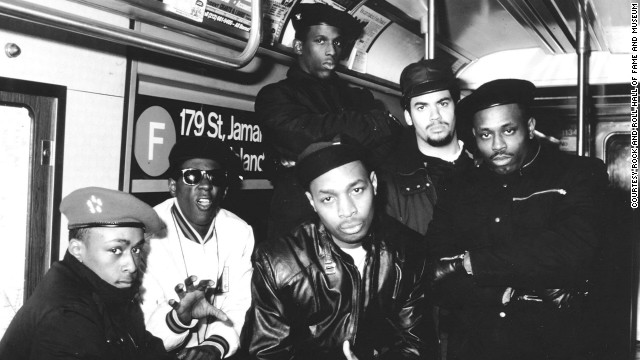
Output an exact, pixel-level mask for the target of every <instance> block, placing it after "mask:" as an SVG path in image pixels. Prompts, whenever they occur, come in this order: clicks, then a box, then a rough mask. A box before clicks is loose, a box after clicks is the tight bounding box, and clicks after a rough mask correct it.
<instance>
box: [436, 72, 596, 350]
mask: <svg viewBox="0 0 640 360" xmlns="http://www.w3.org/2000/svg"><path fill="white" fill-rule="evenodd" d="M534 91H535V86H534V85H533V84H532V83H530V82H528V81H525V80H516V79H502V80H495V81H491V82H489V83H486V84H484V85H482V86H481V87H479V88H478V89H477V90H476V91H475V92H473V93H472V94H471V95H469V96H468V97H466V98H464V99H463V100H462V101H461V102H460V103H459V104H458V118H459V119H465V120H467V119H468V121H471V123H472V129H473V135H474V137H475V139H476V143H477V148H478V152H479V155H480V157H481V158H482V163H481V164H479V165H478V166H477V167H474V168H471V169H470V170H469V171H467V172H465V173H464V174H462V176H458V177H455V178H453V179H452V181H451V182H450V183H448V184H446V185H445V188H444V191H442V192H441V194H439V195H440V199H439V200H438V203H437V204H436V210H435V213H434V217H433V221H432V222H431V224H430V225H429V230H428V232H427V241H428V242H429V243H430V245H431V248H432V251H433V255H434V256H435V258H434V261H435V264H434V267H433V271H432V273H431V281H432V285H433V286H434V290H435V292H436V294H437V295H436V296H437V297H438V299H439V301H440V303H441V305H442V306H443V307H446V308H448V309H450V310H451V312H452V314H453V316H454V318H455V319H454V324H453V326H452V328H451V330H450V333H449V344H448V359H491V360H496V359H584V358H585V357H586V354H585V349H586V347H585V346H586V345H587V343H588V342H589V341H591V340H592V339H590V338H589V337H588V336H586V334H585V333H584V329H585V326H584V322H585V321H584V320H585V315H586V311H585V310H586V308H585V300H587V299H588V295H587V291H588V288H587V287H586V284H587V280H588V278H589V270H590V267H591V266H592V265H593V263H594V258H595V251H596V249H597V248H598V245H599V241H600V237H601V235H602V232H603V228H602V223H601V219H602V217H603V214H602V208H603V194H604V191H605V189H606V186H607V173H606V170H605V166H604V164H603V163H602V161H600V160H598V159H592V158H587V157H577V156H573V155H568V154H564V153H561V152H560V151H558V150H557V149H555V148H549V147H547V146H546V145H542V144H541V143H539V142H538V141H536V140H535V139H534V129H535V126H536V120H535V119H534V118H533V117H532V116H531V113H530V105H531V103H532V102H533V98H534Z"/></svg>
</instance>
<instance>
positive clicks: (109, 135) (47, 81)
mask: <svg viewBox="0 0 640 360" xmlns="http://www.w3.org/2000/svg"><path fill="white" fill-rule="evenodd" d="M300 1H301V0H261V1H257V0H253V1H252V0H208V1H205V2H204V4H202V6H201V7H200V8H198V9H195V10H198V11H192V10H194V8H193V7H191V8H189V7H185V4H186V3H191V2H189V1H179V0H164V1H160V0H48V1H46V2H42V1H37V0H0V43H1V44H2V45H3V47H4V50H5V54H4V55H3V56H0V118H2V119H3V120H4V119H7V121H5V123H7V125H4V126H5V128H6V129H9V130H7V131H5V132H4V134H3V135H1V136H0V144H4V145H0V148H2V151H3V152H7V153H8V154H9V152H10V154H11V156H6V157H5V159H2V160H0V161H2V164H3V165H4V168H11V169H14V170H15V172H16V173H18V174H17V175H16V176H12V177H4V179H3V180H2V181H3V183H2V184H3V185H5V186H4V188H5V189H15V191H9V192H6V193H5V194H0V204H2V205H0V226H2V228H4V229H11V230H10V233H11V235H12V238H15V239H20V241H15V242H11V244H10V245H8V246H9V247H10V248H7V249H5V251H3V253H4V254H3V255H1V256H0V264H1V265H0V274H12V276H9V277H6V275H4V276H5V277H6V278H4V279H2V282H3V283H2V289H3V292H4V294H3V295H4V296H3V299H2V300H0V332H3V331H4V330H3V326H6V325H7V324H8V321H6V319H10V318H11V317H12V315H13V313H15V311H16V310H17V308H19V307H20V305H21V304H22V302H23V301H24V298H26V297H28V295H29V294H30V293H31V292H32V291H33V288H34V287H35V285H36V284H37V282H38V281H39V280H40V279H41V278H42V276H43V274H44V273H45V272H46V270H47V269H48V267H49V265H50V264H51V262H52V261H55V260H57V259H59V258H61V257H62V255H63V254H64V251H65V250H66V246H67V243H66V238H67V231H66V220H65V219H64V218H63V217H61V216H60V214H59V212H58V210H57V206H58V204H59V203H60V200H61V198H62V197H63V196H64V195H66V194H68V193H70V192H71V191H73V190H75V189H78V188H81V187H85V186H102V187H107V188H114V189H120V190H123V191H127V192H131V193H133V194H135V195H136V196H138V197H140V198H141V199H143V200H145V201H147V202H149V203H150V204H152V205H154V204H156V203H158V202H160V201H161V200H162V199H164V198H166V197H168V196H169V195H168V192H167V185H166V176H167V174H166V170H167V167H168V165H167V162H166V160H162V158H163V157H164V158H166V156H167V155H168V151H169V149H170V145H171V144H173V142H174V141H175V140H176V138H178V137H181V136H186V135H203V134H204V135H209V136H218V137H220V138H226V141H229V143H230V144H231V146H233V147H234V150H236V151H237V152H239V153H240V155H241V157H242V160H243V163H244V167H245V170H246V176H245V181H244V185H243V189H242V190H241V191H238V192H236V193H235V194H234V196H230V197H229V198H228V199H227V202H226V206H228V207H229V208H230V209H231V210H232V211H234V212H236V213H238V214H239V215H240V216H241V217H243V218H245V219H246V220H247V221H248V222H249V223H250V224H251V225H252V226H253V227H254V229H255V231H256V236H257V238H258V240H260V239H261V237H262V236H261V234H263V233H264V232H265V227H266V219H265V213H266V210H267V209H268V201H269V197H270V191H271V190H270V189H271V185H270V182H269V180H268V178H269V174H268V172H269V166H268V162H267V161H266V159H265V147H264V146H263V145H262V133H261V131H260V127H259V124H258V123H257V122H256V120H255V118H254V116H253V102H254V100H255V96H256V94H257V92H258V91H259V90H260V89H261V88H262V87H263V86H264V85H266V84H269V83H273V82H276V81H279V80H281V79H283V78H284V77H285V76H286V71H287V69H288V67H289V66H290V65H291V64H292V63H293V61H294V59H295V57H294V53H293V50H292V49H291V41H292V39H293V29H292V26H291V24H290V18H291V16H292V13H291V9H292V7H293V6H294V5H295V4H297V3H299V2H300ZM302 2H313V1H307V0H302ZM322 2H324V3H329V4H330V5H333V6H335V7H337V8H340V9H342V10H345V11H349V12H350V13H351V14H353V15H354V16H355V17H357V18H359V19H360V20H363V21H365V22H367V25H366V27H365V31H364V35H363V37H361V39H360V40H358V41H357V42H356V44H355V45H354V47H353V49H352V50H351V52H350V53H349V54H348V56H346V57H345V59H344V60H343V61H342V62H341V65H340V67H339V69H338V72H339V75H340V76H341V77H342V78H344V79H346V80H347V81H349V82H350V83H351V84H353V85H354V86H360V87H366V88H368V89H370V90H371V91H372V92H373V93H374V96H375V97H376V98H377V99H378V100H380V101H381V102H382V103H384V105H385V106H386V107H387V108H388V110H389V111H391V112H392V113H393V114H395V115H396V116H397V117H398V118H402V117H403V112H402V109H401V108H400V104H399V97H400V89H399V84H398V82H399V77H400V73H401V71H402V69H403V68H404V67H405V66H406V65H408V64H409V63H412V62H415V61H417V60H419V59H421V58H424V57H425V56H427V57H435V58H440V59H443V60H445V61H447V62H448V63H450V64H451V66H452V68H453V69H454V71H455V73H456V76H457V78H458V79H459V80H460V84H461V86H462V88H463V95H465V94H467V93H469V92H470V91H472V90H473V89H476V88H477V87H478V86H480V85H481V84H483V83H485V82H487V81H490V80H493V79H497V78H521V79H527V80H530V81H532V82H533V83H534V84H536V86H537V87H538V88H539V90H538V92H537V96H536V102H535V105H534V114H535V115H536V118H537V119H538V122H539V124H540V126H539V127H540V130H541V131H542V133H543V134H544V135H546V138H547V140H551V141H554V142H557V143H559V144H560V147H561V149H562V150H564V151H567V152H573V153H575V152H581V153H582V154H584V155H588V156H597V157H600V158H601V159H603V160H604V161H606V162H607V165H608V167H609V174H610V178H611V180H612V184H613V188H614V189H617V190H618V191H620V192H623V193H624V192H626V194H628V190H629V187H630V141H629V132H630V127H629V119H630V102H631V99H630V90H631V86H630V85H629V82H630V73H631V60H630V54H631V20H630V17H631V15H630V14H631V12H632V11H631V7H632V5H631V1H630V0H613V1H611V0H446V1H445V0H411V1H408V0H387V1H385V0H324V1H322ZM198 3H201V2H198ZM189 6H193V5H189ZM258 14H261V16H258ZM636 14H637V8H636ZM580 29H582V31H580ZM581 59H582V61H583V64H586V65H585V66H581V65H580V61H581ZM579 84H581V85H580V86H579ZM581 89H582V90H584V91H581ZM581 93H584V94H586V96H580V94H581ZM581 104H582V105H581ZM585 104H586V105H585ZM580 106H583V107H582V108H583V109H586V110H587V111H586V120H585V124H586V125H584V126H581V125H578V124H580V117H581V116H580V110H579V109H580ZM9 123H10V124H9ZM154 126H155V128H154ZM154 129H155V130H154ZM162 129H170V130H171V131H169V132H168V133H167V134H168V135H166V137H162V136H160V135H158V134H161V133H162V132H158V131H160V130H162ZM173 130H175V131H173ZM154 131H155V132H154ZM205 133H206V134H205ZM581 133H582V134H586V135H583V136H582V137H583V138H586V140H585V141H583V140H581V136H580V134H581ZM147 150H148V152H147ZM151 152H153V155H154V156H151ZM12 172H13V170H12ZM623 197H624V196H621V198H623ZM626 198H628V196H627V197H626ZM626 198H624V199H621V200H620V203H619V204H617V205H616V206H617V208H616V209H618V212H619V213H618V212H614V215H613V216H612V218H613V219H614V220H613V221H612V223H615V224H616V226H617V227H616V228H615V229H614V233H613V234H612V235H611V237H617V238H619V239H620V240H619V242H620V244H622V245H619V246H616V250H615V253H611V254H608V255H606V256H609V257H614V256H621V257H623V258H624V261H621V262H620V265H619V266H618V267H616V269H615V272H616V273H615V274H614V275H612V276H615V277H616V278H617V279H618V280H617V281H616V282H615V283H616V284H622V285H621V287H623V288H624V289H625V294H624V298H625V299H624V301H621V302H619V303H617V305H619V306H621V307H622V309H621V310H615V311H613V312H614V313H615V314H614V315H612V316H611V318H612V319H613V318H615V319H613V320H612V321H614V322H615V321H617V323H616V324H620V323H626V325H625V326H623V327H622V328H621V329H619V331H617V332H616V331H613V332H612V334H614V335H615V338H616V339H617V340H615V341H614V342H616V341H618V342H619V344H618V346H622V347H624V346H626V345H629V344H633V342H634V341H631V340H630V339H634V340H635V339H636V337H635V336H636V335H635V334H636V325H635V324H636V321H635V315H633V314H635V313H636V310H635V306H636V305H635V304H636V303H637V301H636V298H635V297H636V293H637V288H638V285H637V281H638V280H637V278H638V276H637V273H638V270H637V266H636V265H635V262H634V261H633V260H632V257H637V249H636V248H635V240H637V238H636V237H637V235H636V234H637V230H638V229H637V228H634V229H631V226H632V225H629V224H632V222H631V221H630V219H631V218H630V217H631V216H636V215H637V214H631V212H630V211H627V209H628V208H629V205H628V200H627V199H626ZM633 226H636V225H633ZM632 239H633V240H634V242H632V241H631V240H632ZM24 249H26V252H25V251H24ZM22 253H24V256H15V254H22ZM16 268H24V269H25V273H24V278H21V279H18V278H17V277H16V276H15V273H16V272H15V269H16ZM34 269H35V270H34ZM632 309H633V310H632ZM616 317H617V318H616ZM629 319H632V320H631V321H630V320H629ZM630 323H631V324H630ZM639 333H640V332H639ZM0 334H1V333H0ZM611 337H612V338H614V336H613V335H611ZM620 344H623V345H620Z"/></svg>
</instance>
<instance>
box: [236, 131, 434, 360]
mask: <svg viewBox="0 0 640 360" xmlns="http://www.w3.org/2000/svg"><path fill="white" fill-rule="evenodd" d="M362 159H363V152H362V150H361V149H360V148H359V147H358V146H356V145H353V144H349V143H348V142H347V141H345V140H344V139H334V141H333V142H320V143H315V144H312V145H310V146H309V148H307V150H305V151H304V152H303V153H302V154H301V155H300V159H299V162H298V165H297V168H298V169H297V170H298V173H299V176H300V180H301V183H302V184H303V185H304V186H305V188H306V189H307V192H306V196H307V198H308V201H309V202H310V204H311V205H312V207H313V208H314V210H315V211H316V213H317V214H318V217H317V218H316V219H313V220H308V221H305V222H303V223H302V224H300V225H299V226H297V227H295V228H294V229H293V230H292V231H290V232H289V233H288V234H286V235H283V236H281V237H280V238H278V239H274V240H269V241H267V242H265V243H262V244H260V245H259V247H258V249H257V251H256V254H255V258H254V273H253V279H252V306H251V308H250V309H249V312H248V313H247V320H246V322H245V327H244V329H243V336H242V339H243V347H244V348H245V349H247V350H248V351H249V354H250V356H251V358H254V359H276V358H277V359H282V358H287V359H344V358H346V359H360V360H364V359H372V358H378V359H434V353H435V351H436V341H435V332H434V329H433V324H432V321H431V317H430V315H429V314H425V313H424V311H425V302H426V301H427V299H426V298H425V286H426V279H425V278H424V275H425V271H426V268H425V263H426V262H425V254H424V252H423V250H421V238H420V236H419V235H418V234H417V233H415V232H413V231H412V230H410V229H408V228H406V227H404V226H403V225H401V224H400V223H398V222H397V221H396V220H394V219H392V218H390V217H388V216H387V215H385V214H375V212H374V207H373V199H374V195H375V192H376V186H377V180H376V175H375V173H374V172H368V171H367V169H366V166H365V164H364V162H363V160H362Z"/></svg>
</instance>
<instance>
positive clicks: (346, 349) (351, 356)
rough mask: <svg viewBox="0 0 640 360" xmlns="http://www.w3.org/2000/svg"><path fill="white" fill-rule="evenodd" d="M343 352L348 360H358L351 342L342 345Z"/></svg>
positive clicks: (346, 341)
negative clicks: (352, 349)
mask: <svg viewBox="0 0 640 360" xmlns="http://www.w3.org/2000/svg"><path fill="white" fill-rule="evenodd" d="M342 352H344V357H345V358H347V360H358V358H357V357H356V354H354V353H353V351H351V344H350V343H349V340H345V341H344V343H342Z"/></svg>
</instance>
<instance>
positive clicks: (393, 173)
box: [381, 60, 473, 235]
mask: <svg viewBox="0 0 640 360" xmlns="http://www.w3.org/2000/svg"><path fill="white" fill-rule="evenodd" d="M400 87H401V88H402V106H403V108H404V117H405V120H406V122H407V123H408V124H409V125H410V126H411V127H410V128H407V129H405V131H404V133H403V134H402V141H400V142H399V143H398V147H397V148H396V149H395V150H394V151H392V156H391V157H390V159H389V161H388V162H387V163H386V164H385V166H384V169H385V171H384V172H381V182H382V183H383V184H385V185H386V194H385V197H386V201H385V204H386V211H387V213H388V214H389V215H391V216H393V217H394V218H396V219H398V220H399V221H400V222H402V223H403V224H405V225H407V226H408V227H410V228H411V229H413V230H415V231H417V232H419V233H421V234H422V235H424V234H426V232H427V227H428V226H429V222H431V218H432V217H433V206H434V204H435V202H436V200H437V198H438V195H437V194H438V192H439V190H440V188H441V186H442V183H443V179H444V178H446V177H447V176H454V175H455V174H458V173H460V172H462V171H464V170H465V169H467V168H469V167H471V166H472V165H473V159H472V156H471V154H470V153H468V152H466V151H465V150H464V144H463V142H462V141H461V140H458V135H457V132H456V116H455V106H456V105H455V104H456V102H457V101H458V100H459V99H460V90H459V88H458V84H457V82H456V78H455V77H454V76H453V72H452V71H451V68H450V67H449V65H447V64H446V63H444V62H442V61H440V60H420V61H418V62H416V63H413V64H410V65H408V66H407V67H406V68H405V69H404V70H403V71H402V74H401V75H400Z"/></svg>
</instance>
